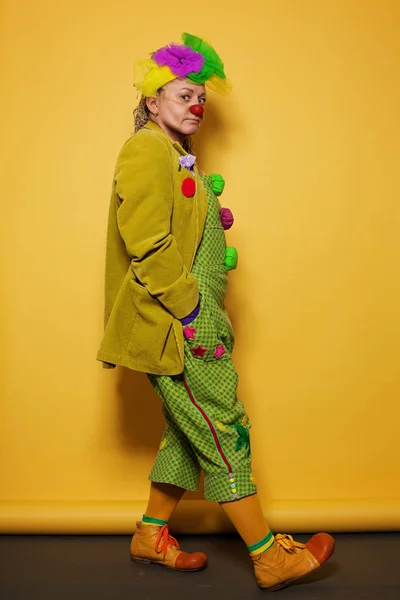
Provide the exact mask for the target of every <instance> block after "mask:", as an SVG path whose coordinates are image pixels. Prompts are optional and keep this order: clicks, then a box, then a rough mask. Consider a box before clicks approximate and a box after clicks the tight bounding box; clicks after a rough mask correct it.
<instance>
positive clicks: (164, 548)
mask: <svg viewBox="0 0 400 600" xmlns="http://www.w3.org/2000/svg"><path fill="white" fill-rule="evenodd" d="M160 546H161V549H160ZM172 546H176V547H177V548H178V550H179V549H180V547H179V543H178V541H177V540H176V539H175V538H174V537H173V536H172V535H169V531H168V525H163V526H162V527H161V529H160V531H159V532H158V536H157V540H156V543H155V546H154V547H155V549H156V552H162V553H163V554H164V556H166V555H167V552H168V547H170V548H172Z"/></svg>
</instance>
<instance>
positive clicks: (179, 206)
mask: <svg viewBox="0 0 400 600" xmlns="http://www.w3.org/2000/svg"><path fill="white" fill-rule="evenodd" d="M134 83H135V86H136V88H137V89H138V90H139V92H140V93H141V98H140V101H139V105H138V107H137V109H136V110H135V111H134V117H135V128H134V133H133V135H132V136H131V137H130V138H129V139H128V140H127V141H126V142H125V144H124V145H123V146H122V149H121V151H120V153H119V156H118V158H117V162H116V167H115V172H114V178H113V184H112V193H111V200H110V210H109V219H108V231H107V251H106V276H105V331H104V336H103V340H102V342H101V346H100V349H99V352H98V356H97V358H98V360H100V361H102V363H103V365H104V367H106V368H113V367H115V366H116V365H120V366H125V367H127V368H129V369H134V370H137V371H142V372H144V373H146V374H147V376H148V378H149V380H150V382H151V384H152V385H153V387H154V389H155V391H156V392H157V394H158V395H159V397H160V399H161V404H162V410H163V414H164V417H165V425H166V427H165V431H164V433H163V435H162V438H161V441H160V446H159V450H158V454H157V456H156V459H155V462H154V465H153V468H152V470H151V473H150V476H149V479H150V481H151V486H150V496H149V501H148V505H147V508H146V512H145V514H144V515H143V518H142V520H141V521H140V522H138V523H137V524H136V531H135V533H134V535H133V538H132V542H131V547H130V551H131V557H132V559H133V560H134V561H141V562H149V561H150V562H155V563H158V564H161V565H163V566H165V567H168V568H170V569H175V570H182V571H196V570H199V569H202V568H204V567H205V566H206V564H207V557H206V555H205V554H204V553H203V552H201V551H199V552H194V553H191V554H189V553H187V552H184V551H183V550H181V548H180V546H179V543H178V542H177V540H176V539H175V538H174V537H172V535H170V533H169V528H168V521H169V518H170V516H171V514H172V511H173V510H174V509H175V507H176V506H177V504H178V502H179V500H180V499H181V498H182V496H183V495H184V493H185V491H186V490H197V489H198V487H199V479H200V474H201V472H204V496H205V498H207V499H209V500H211V501H213V502H217V503H218V504H219V505H220V507H221V508H222V510H223V511H224V512H225V513H226V514H227V515H228V517H229V518H230V519H231V521H232V523H233V524H234V526H235V528H236V530H237V531H238V533H239V535H240V536H241V537H242V539H243V540H244V543H245V544H246V546H247V548H248V551H249V553H250V556H251V558H252V559H253V563H254V572H255V576H256V579H257V582H258V585H259V586H260V587H261V588H265V589H270V590H272V589H278V588H279V587H282V586H284V585H286V584H287V583H288V582H289V581H293V580H296V579H298V578H300V577H302V576H303V575H306V574H307V573H309V572H311V571H314V570H315V569H317V568H318V567H319V566H320V565H321V564H323V563H324V562H325V561H326V560H327V559H328V558H329V557H330V555H331V554H332V552H333V548H334V540H333V538H332V537H331V536H330V535H328V534H325V533H319V534H316V535H314V536H313V537H312V538H311V539H310V540H309V541H308V542H307V544H302V543H300V542H296V541H294V540H293V538H292V537H291V536H290V535H282V534H277V535H275V536H274V535H273V534H272V532H271V530H270V528H269V527H268V525H267V523H266V522H265V520H264V516H263V513H262V510H261V506H260V502H259V498H258V494H257V487H256V484H255V480H254V477H253V473H252V454H251V444H250V428H251V424H250V419H249V417H248V415H247V413H246V410H245V407H244V405H243V403H242V402H241V400H239V398H238V397H237V385H238V376H237V372H236V370H235V367H234V364H233V362H232V351H233V346H234V332H233V330H232V325H231V321H230V319H229V317H228V314H227V311H226V308H225V304H224V300H225V294H226V289H227V284H228V273H229V271H231V270H232V269H234V268H236V265H237V259H238V255H237V251H236V249H235V248H233V247H230V246H227V245H226V239H225V231H226V230H227V229H229V228H230V227H232V225H233V223H234V219H233V215H232V212H231V211H230V210H229V209H228V208H226V207H222V206H221V204H220V200H219V197H220V196H221V194H222V192H223V189H224V180H223V178H222V177H221V175H218V174H212V175H205V174H204V173H203V172H202V171H201V170H200V169H199V166H198V164H197V161H196V157H195V155H194V154H193V148H192V142H191V136H193V135H194V134H195V133H197V131H198V130H199V128H200V127H201V124H202V122H203V120H204V116H205V106H206V101H208V92H209V91H212V92H217V93H219V94H223V95H226V94H228V93H229V91H230V89H231V84H230V82H229V81H228V79H227V78H226V75H225V71H224V64H223V62H222V60H221V58H220V57H219V56H218V54H217V52H216V51H215V50H214V48H213V47H212V46H211V45H210V44H209V43H207V42H206V41H205V40H203V39H201V38H199V37H196V36H194V35H190V34H188V33H184V34H183V35H182V44H178V43H172V44H169V45H167V46H164V47H162V48H160V49H159V50H157V51H156V52H154V53H153V54H152V55H151V58H149V59H146V60H142V61H139V62H138V63H137V64H136V68H135V81H134ZM136 401H137V410H138V411H140V408H141V407H140V398H137V399H136Z"/></svg>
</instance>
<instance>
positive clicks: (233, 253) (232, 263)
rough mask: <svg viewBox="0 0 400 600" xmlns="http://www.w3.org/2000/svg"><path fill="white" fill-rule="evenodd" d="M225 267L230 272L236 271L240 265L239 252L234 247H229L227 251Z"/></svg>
mask: <svg viewBox="0 0 400 600" xmlns="http://www.w3.org/2000/svg"><path fill="white" fill-rule="evenodd" d="M224 262H225V267H226V268H227V269H228V271H231V270H232V269H236V267H237V263H238V251H237V250H236V248H234V247H233V246H229V247H228V248H227V249H226V250H225V261H224Z"/></svg>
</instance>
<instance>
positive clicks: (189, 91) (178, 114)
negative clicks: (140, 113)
mask: <svg viewBox="0 0 400 600" xmlns="http://www.w3.org/2000/svg"><path fill="white" fill-rule="evenodd" d="M205 101H206V92H205V88H204V85H196V84H195V83H193V82H191V81H190V80H189V79H181V78H178V79H174V80H173V81H170V82H169V83H167V84H166V85H164V87H163V88H162V90H161V91H160V93H159V94H158V95H157V96H155V97H154V98H147V99H146V103H147V107H148V109H149V111H150V113H151V119H152V121H155V122H156V123H157V124H158V125H159V126H160V127H161V129H163V130H164V131H165V132H166V133H167V134H168V135H169V136H170V138H172V139H173V140H175V141H177V142H180V143H182V141H183V138H184V137H185V136H187V135H193V134H194V133H196V132H197V131H198V129H199V127H200V125H201V122H202V120H203V117H204V114H203V115H201V116H200V115H199V116H198V115H193V114H192V113H191V112H190V110H189V109H190V107H191V106H193V105H194V104H204V103H205Z"/></svg>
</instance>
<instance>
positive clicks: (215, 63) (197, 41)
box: [182, 33, 226, 84]
mask: <svg viewBox="0 0 400 600" xmlns="http://www.w3.org/2000/svg"><path fill="white" fill-rule="evenodd" d="M182 41H183V43H184V44H185V46H190V48H192V49H193V50H195V51H196V52H200V54H202V55H203V56H204V58H205V59H206V61H205V63H204V65H203V68H202V69H201V71H200V72H199V73H190V74H189V75H188V78H189V79H191V80H192V81H194V83H197V84H201V83H205V82H206V81H207V80H208V79H210V77H211V75H213V73H215V74H216V75H217V77H220V78H221V79H226V75H225V72H224V63H223V62H222V60H221V59H220V57H219V56H218V54H217V53H216V52H215V50H214V48H213V47H212V46H210V44H207V42H205V41H204V40H202V39H201V38H199V37H197V36H195V35H191V34H190V33H183V34H182Z"/></svg>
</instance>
